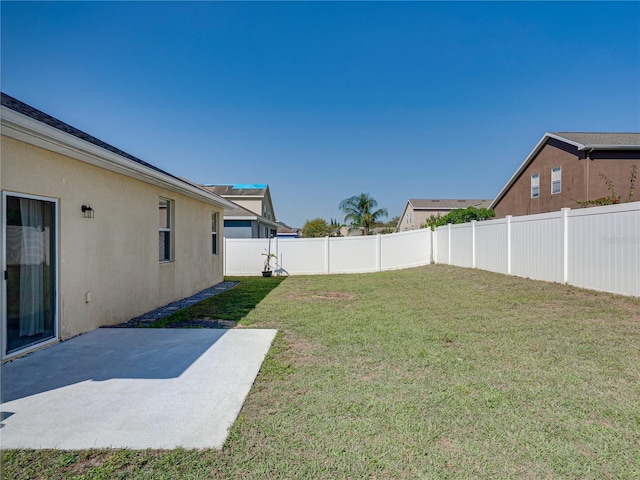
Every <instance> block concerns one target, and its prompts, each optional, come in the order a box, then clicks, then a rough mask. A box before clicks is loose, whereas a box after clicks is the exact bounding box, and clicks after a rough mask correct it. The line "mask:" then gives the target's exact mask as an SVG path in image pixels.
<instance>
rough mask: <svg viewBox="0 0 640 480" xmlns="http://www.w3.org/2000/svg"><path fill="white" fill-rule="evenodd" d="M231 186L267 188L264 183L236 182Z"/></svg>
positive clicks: (238, 187) (237, 187)
mask: <svg viewBox="0 0 640 480" xmlns="http://www.w3.org/2000/svg"><path fill="white" fill-rule="evenodd" d="M233 188H235V189H241V188H267V184H266V183H236V184H235V185H234V186H233Z"/></svg>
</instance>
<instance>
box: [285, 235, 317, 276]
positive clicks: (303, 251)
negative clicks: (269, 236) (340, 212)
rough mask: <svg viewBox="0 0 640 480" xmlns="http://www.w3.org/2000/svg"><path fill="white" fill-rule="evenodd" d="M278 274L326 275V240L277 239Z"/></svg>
mask: <svg viewBox="0 0 640 480" xmlns="http://www.w3.org/2000/svg"><path fill="white" fill-rule="evenodd" d="M277 244H278V267H279V268H280V269H282V270H281V271H279V272H278V273H283V274H288V275H316V274H321V273H327V264H326V249H327V239H326V238H287V239H278V240H277Z"/></svg>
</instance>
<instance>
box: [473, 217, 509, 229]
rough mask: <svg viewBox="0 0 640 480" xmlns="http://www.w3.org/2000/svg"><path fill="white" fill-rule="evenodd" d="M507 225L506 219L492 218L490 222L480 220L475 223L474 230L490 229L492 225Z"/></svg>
mask: <svg viewBox="0 0 640 480" xmlns="http://www.w3.org/2000/svg"><path fill="white" fill-rule="evenodd" d="M506 223H507V219H506V218H492V219H491V220H481V221H478V222H476V228H479V227H491V226H493V225H504V224H506Z"/></svg>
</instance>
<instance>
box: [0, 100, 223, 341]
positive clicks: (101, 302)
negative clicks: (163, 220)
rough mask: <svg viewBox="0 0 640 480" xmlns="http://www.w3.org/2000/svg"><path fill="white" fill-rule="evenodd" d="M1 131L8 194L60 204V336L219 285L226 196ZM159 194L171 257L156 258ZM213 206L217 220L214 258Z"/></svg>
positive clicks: (2, 184) (1, 183)
mask: <svg viewBox="0 0 640 480" xmlns="http://www.w3.org/2000/svg"><path fill="white" fill-rule="evenodd" d="M3 108H4V107H3ZM3 112H4V110H3ZM5 127H6V125H5V123H4V118H3V129H2V133H3V135H2V136H1V144H0V150H1V151H0V153H1V157H0V158H1V159H2V164H1V167H2V175H1V177H0V188H1V190H2V192H3V193H4V194H5V195H9V196H20V195H35V196H38V197H46V198H47V199H52V200H55V201H57V208H58V223H57V248H56V249H55V254H56V255H57V259H58V278H57V281H58V289H57V290H58V305H57V307H58V311H57V320H58V332H57V333H58V338H59V339H66V338H69V337H72V336H74V335H78V334H80V333H83V332H87V331H90V330H93V329H95V328H97V327H100V326H103V325H113V324H117V323H121V322H124V321H127V320H129V319H131V318H133V317H136V316H138V315H141V314H143V313H145V312H148V311H150V310H153V309H155V308H157V307H159V306H162V305H165V304H167V303H170V302H171V301H174V300H178V299H181V298H184V297H186V296H189V295H192V294H194V293H197V292H198V291H200V290H203V289H205V288H208V287H210V286H212V285H214V284H216V283H219V282H221V281H223V264H222V262H223V258H224V256H223V247H224V242H223V241H222V237H223V225H222V214H223V208H224V206H226V204H227V203H228V202H226V201H224V200H223V199H221V198H219V197H216V196H215V195H212V194H209V193H207V192H202V194H200V193H198V192H197V191H196V192H193V190H196V189H195V188H191V189H190V187H189V186H188V185H186V184H185V187H184V189H181V187H179V188H173V187H172V186H171V183H170V182H167V185H166V186H163V182H164V181H163V179H162V174H158V175H157V178H159V179H160V180H158V181H157V182H155V183H157V184H153V183H150V182H145V181H142V180H140V179H138V178H132V177H131V176H128V175H126V174H122V173H119V172H116V171H111V170H108V169H106V168H101V167H100V166H96V165H93V164H90V163H88V162H85V161H82V160H79V159H77V158H73V157H71V156H69V155H67V154H65V152H71V150H70V149H67V148H68V147H67V146H62V145H60V144H56V143H54V142H52V143H50V147H51V148H48V147H47V148H43V147H42V146H37V145H33V144H31V143H29V142H27V141H23V140H21V139H19V138H15V135H13V134H12V135H11V136H7V135H5V133H7V132H8V130H7V128H5ZM20 135H23V133H21V134H20ZM38 142H40V143H46V142H42V141H41V140H38ZM54 149H55V150H58V152H55V151H52V150H54ZM125 163H126V162H125ZM167 177H169V176H168V175H167ZM172 178H173V179H174V180H175V183H178V182H179V181H178V180H176V179H175V178H174V177H172ZM160 198H164V199H169V200H170V201H171V202H172V210H173V211H172V217H173V225H172V252H173V256H172V259H171V261H168V262H161V261H160V259H159V200H160ZM82 205H90V206H91V208H93V211H94V218H84V216H83V213H82V211H81V206H82ZM2 212H3V213H2V214H3V216H4V206H3V210H2ZM214 212H217V213H218V218H219V219H220V220H219V228H218V249H217V253H216V254H213V252H212V214H213V213H214ZM2 224H4V219H3V221H2ZM0 236H1V235H0ZM2 240H3V242H4V238H3V239H2ZM0 248H4V247H3V246H0ZM87 294H89V295H87ZM87 300H89V301H87ZM3 353H4V352H3Z"/></svg>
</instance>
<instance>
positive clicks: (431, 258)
mask: <svg viewBox="0 0 640 480" xmlns="http://www.w3.org/2000/svg"><path fill="white" fill-rule="evenodd" d="M427 231H428V232H429V234H428V236H427V240H428V241H429V265H431V264H432V263H436V257H435V253H434V251H433V247H434V242H435V241H436V240H435V234H434V231H433V230H431V229H430V228H429V229H428V230H427Z"/></svg>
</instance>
